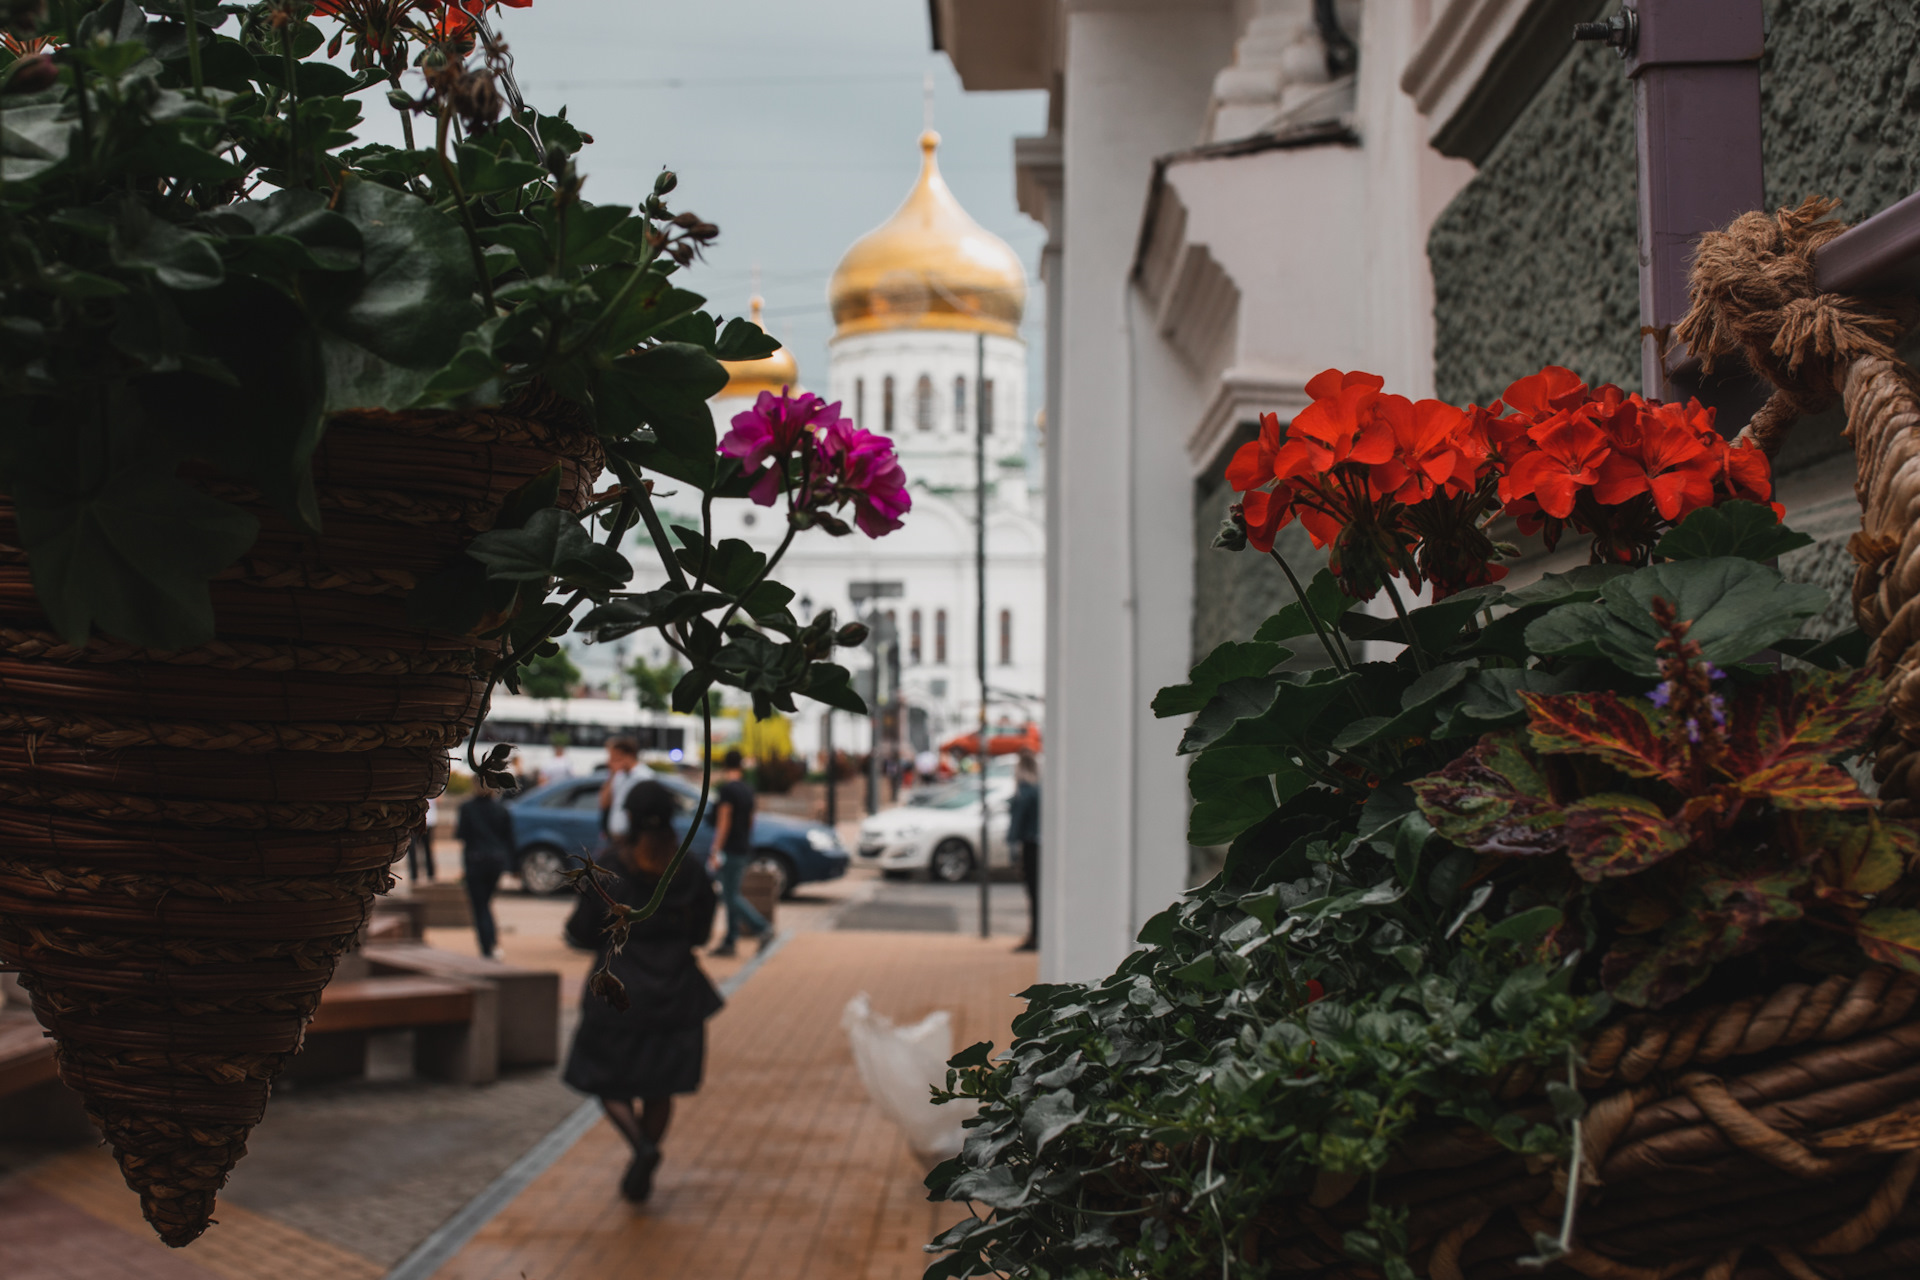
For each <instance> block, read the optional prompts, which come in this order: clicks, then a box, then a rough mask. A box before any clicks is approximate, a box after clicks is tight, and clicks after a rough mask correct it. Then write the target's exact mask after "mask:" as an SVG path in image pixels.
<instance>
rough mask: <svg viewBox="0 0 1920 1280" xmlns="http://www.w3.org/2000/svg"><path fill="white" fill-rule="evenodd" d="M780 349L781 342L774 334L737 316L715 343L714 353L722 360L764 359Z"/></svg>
mask: <svg viewBox="0 0 1920 1280" xmlns="http://www.w3.org/2000/svg"><path fill="white" fill-rule="evenodd" d="M779 349H780V342H779V340H778V339H776V338H775V337H774V336H773V335H772V334H770V333H768V332H767V331H766V330H764V329H762V328H761V327H760V326H759V325H757V324H755V323H753V321H751V320H744V319H742V318H741V317H739V316H735V317H734V318H733V319H731V320H729V321H727V327H726V328H725V329H724V330H723V331H722V332H721V334H720V337H719V340H718V341H717V342H715V343H714V345H713V354H714V355H716V356H718V357H719V358H720V359H722V360H764V359H765V358H766V357H768V356H770V355H772V354H773V353H774V352H776V351H778V350H779Z"/></svg>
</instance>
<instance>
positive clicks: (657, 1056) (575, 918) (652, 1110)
mask: <svg viewBox="0 0 1920 1280" xmlns="http://www.w3.org/2000/svg"><path fill="white" fill-rule="evenodd" d="M623 807H624V809H625V811H626V814H627V823H626V826H627V834H626V835H624V836H622V837H620V838H619V839H618V840H616V841H614V842H613V843H612V844H611V845H610V847H609V848H608V849H607V850H606V851H604V852H603V853H602V854H601V857H600V859H599V862H600V865H601V866H602V867H604V868H605V869H606V870H607V871H609V872H611V873H612V874H611V876H610V877H602V878H601V880H600V886H601V888H603V889H605V890H606V893H607V897H610V898H611V899H612V900H613V902H614V903H617V904H618V905H619V906H621V907H627V908H637V907H642V906H645V905H646V903H647V902H648V901H649V900H651V898H652V897H653V894H654V892H655V890H657V889H658V888H659V885H660V878H661V876H663V875H664V874H665V873H666V870H667V867H668V866H669V865H670V864H671V863H672V861H673V854H674V850H675V847H676V845H677V838H676V836H675V835H674V830H673V819H674V814H675V813H676V812H677V811H678V809H679V802H678V801H677V800H676V799H675V798H674V795H673V792H671V791H669V790H668V789H667V788H666V787H665V786H663V785H661V784H660V783H658V782H655V781H653V780H652V779H644V780H641V781H638V782H636V783H635V784H634V785H633V787H632V788H631V789H630V790H628V792H627V794H626V797H625V799H624V801H623ZM714 909H715V904H714V896H713V883H712V882H711V881H710V880H708V879H707V877H706V874H705V873H704V872H703V871H701V869H700V867H699V864H698V863H696V862H693V861H690V860H689V861H684V862H682V863H681V864H680V866H679V868H678V869H677V870H676V871H675V872H674V875H673V879H672V880H671V881H670V882H669V883H668V885H667V892H666V897H665V898H664V899H663V900H662V901H661V904H660V909H659V911H657V912H655V913H654V914H653V915H651V916H649V917H647V918H646V919H645V920H640V921H636V922H635V923H634V924H633V925H632V926H631V928H630V929H629V931H628V935H627V944H626V946H624V947H622V948H621V949H620V950H618V951H615V952H613V953H612V955H610V956H609V955H608V954H606V952H607V936H606V928H607V923H608V920H609V919H610V917H611V914H612V908H611V907H610V906H609V905H608V903H607V901H606V899H605V898H603V897H602V896H601V894H600V893H599V892H598V891H596V890H595V889H592V888H589V889H587V890H586V891H585V892H583V893H582V894H581V897H580V901H579V903H578V904H577V905H576V906H575V907H574V909H573V914H572V916H570V917H569V918H568V920H567V942H568V943H569V944H570V945H572V946H575V947H579V948H580V949H581V950H583V951H596V952H599V953H600V958H601V960H602V961H604V962H605V963H606V965H607V968H608V971H609V972H610V973H611V974H612V975H613V977H614V978H616V979H617V980H618V981H619V982H620V984H621V986H622V987H623V988H624V994H625V998H626V1007H625V1008H624V1009H618V1008H615V1007H614V1006H613V1004H611V1003H609V1002H608V1001H607V1000H606V999H604V998H602V997H601V996H600V995H598V994H596V993H595V992H594V991H593V987H592V979H591V978H589V979H588V986H587V990H586V992H585V993H583V994H582V996H581V999H580V1025H579V1027H578V1029H577V1030H576V1031H575V1032H574V1036H573V1048H572V1050H571V1051H570V1052H569V1053H568V1054H567V1066H566V1071H565V1072H564V1074H563V1075H562V1077H561V1078H562V1079H564V1080H565V1081H566V1082H567V1083H568V1084H569V1085H571V1086H572V1087H574V1088H575V1089H578V1090H579V1091H580V1092H582V1093H586V1094H591V1095H592V1096H594V1097H596V1098H598V1099H600V1106H601V1109H602V1110H604V1111H605V1112H606V1115H607V1119H609V1120H611V1121H612V1122H613V1126H614V1128H616V1129H618V1130H619V1131H620V1135H621V1136H622V1137H624V1138H625V1139H626V1140H627V1144H628V1145H629V1146H631V1147H632V1148H633V1161H632V1163H630V1164H629V1165H628V1166H627V1172H626V1175H625V1176H624V1177H623V1178H622V1179H621V1182H620V1191H621V1194H623V1195H625V1196H626V1197H627V1199H629V1200H632V1201H634V1202H635V1203H638V1202H640V1201H643V1200H645V1199H646V1198H647V1197H648V1195H650V1194H651V1193H652V1191H653V1174H654V1170H656V1169H657V1168H659V1166H660V1143H661V1141H662V1140H663V1139H664V1138H665V1137H666V1135H667V1125H668V1123H669V1122H670V1121H671V1120H672V1119H673V1099H674V1095H676V1094H682V1093H694V1092H696V1091H698V1089H699V1088H700V1079H701V1075H702V1073H703V1072H704V1070H705V1066H706V1055H707V1019H708V1018H710V1017H712V1016H713V1015H714V1014H715V1013H716V1012H718V1011H719V1009H720V1005H721V1003H722V1002H721V999H720V993H719V992H717V991H715V990H714V989H713V984H712V983H711V982H709V981H708V980H707V975H706V974H705V973H704V972H702V971H701V968H700V964H699V962H698V961H697V960H696V959H695V958H694V952H695V951H697V950H698V949H699V947H700V946H701V945H702V944H703V943H705V942H706V940H707V937H708V935H709V934H711V933H712V932H713V913H714ZM636 1102H637V1103H638V1109H637V1110H636V1108H635V1104H636Z"/></svg>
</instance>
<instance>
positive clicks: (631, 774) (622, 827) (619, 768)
mask: <svg viewBox="0 0 1920 1280" xmlns="http://www.w3.org/2000/svg"><path fill="white" fill-rule="evenodd" d="M645 776H646V775H645V774H643V773H641V772H640V744H639V743H637V742H635V741H634V740H633V739H632V738H613V739H610V740H609V741H608V742H607V780H606V781H605V782H603V783H601V784H600V834H601V836H602V837H604V840H603V847H604V846H605V844H606V843H607V842H611V841H613V840H616V839H618V838H619V837H621V836H624V835H626V834H627V804H626V802H627V793H628V792H629V791H631V790H632V789H633V786H634V784H635V783H637V782H639V781H640V780H641V779H642V778H643V777H645Z"/></svg>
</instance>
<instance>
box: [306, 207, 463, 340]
mask: <svg viewBox="0 0 1920 1280" xmlns="http://www.w3.org/2000/svg"><path fill="white" fill-rule="evenodd" d="M339 212H340V213H341V214H342V215H344V216H345V217H346V218H347V220H348V221H350V222H351V223H353V225H354V226H355V227H357V228H358V229H359V232H360V236H361V240H362V243H363V245H364V257H363V259H362V265H361V270H360V271H358V272H344V271H342V272H329V273H328V274H326V275H324V276H319V277H316V278H315V279H314V280H313V281H312V283H311V284H310V286H309V291H308V296H309V298H310V300H311V302H312V305H313V308H314V314H315V317H316V318H317V319H318V320H319V322H320V324H321V325H322V327H324V328H326V329H328V330H330V331H332V332H334V333H337V334H339V335H340V336H342V337H344V338H347V339H349V340H351V341H353V342H355V343H358V344H359V345H360V346H363V347H365V348H366V349H367V350H369V351H371V352H373V353H374V354H375V355H377V356H379V357H380V358H381V359H382V360H387V361H391V362H392V363H394V364H398V365H404V366H407V367H409V368H414V369H439V368H440V367H441V366H443V365H445V364H446V363H447V362H448V361H449V360H451V359H453V356H454V353H455V351H456V350H458V348H459V345H460V340H461V335H462V334H464V333H466V331H467V330H469V329H471V328H473V327H474V326H475V325H477V324H479V323H480V321H481V320H482V319H483V318H484V316H483V315H482V313H481V310H480V306H479V303H478V302H477V301H476V300H475V297H474V293H475V290H476V289H477V288H478V281H477V280H476V278H475V276H474V272H473V258H472V256H471V254H470V253H469V252H468V249H467V239H466V232H465V231H464V230H462V229H461V226H460V224H459V223H458V222H457V221H456V220H454V219H453V218H452V217H450V216H448V215H447V214H444V213H441V212H440V211H439V210H437V209H435V208H434V207H433V206H431V205H429V204H427V203H426V202H425V201H423V200H420V199H418V198H417V197H415V196H412V195H409V194H407V193H405V192H401V191H394V190H392V189H390V188H388V187H383V186H380V185H378V184H376V183H371V182H359V181H351V182H348V183H347V185H346V186H345V187H344V188H342V190H341V193H340V202H339Z"/></svg>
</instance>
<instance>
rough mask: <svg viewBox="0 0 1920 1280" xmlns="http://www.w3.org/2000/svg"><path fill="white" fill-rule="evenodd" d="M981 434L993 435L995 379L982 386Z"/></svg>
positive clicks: (990, 379)
mask: <svg viewBox="0 0 1920 1280" xmlns="http://www.w3.org/2000/svg"><path fill="white" fill-rule="evenodd" d="M980 434H981V435H983V436H990V435H992V434H993V379H992V378H988V379H987V380H986V381H985V382H982V383H981V384H980Z"/></svg>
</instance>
